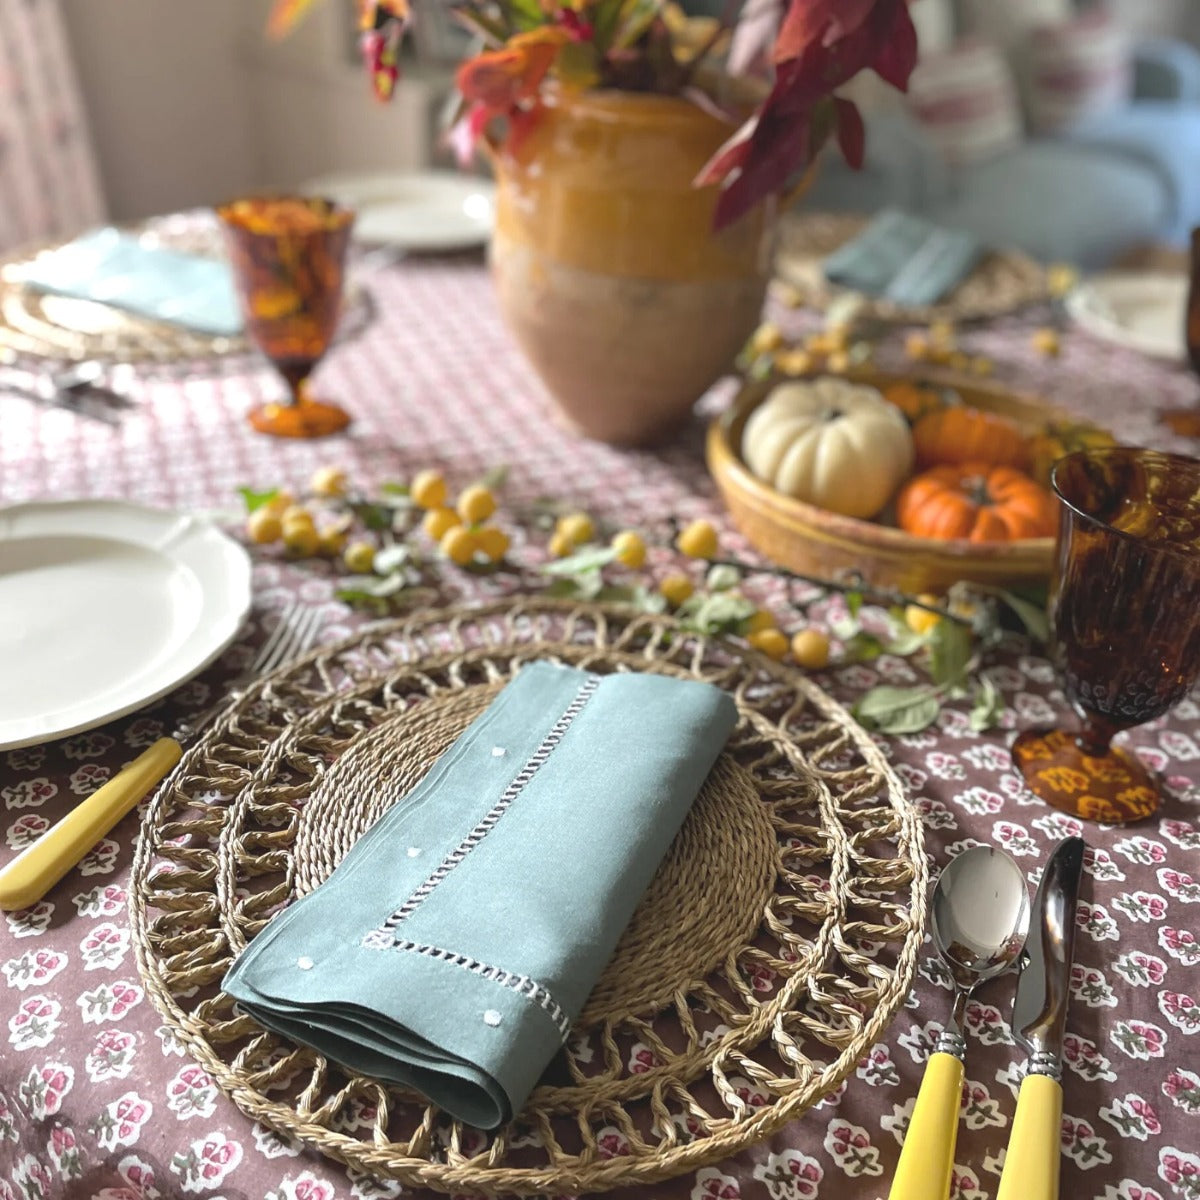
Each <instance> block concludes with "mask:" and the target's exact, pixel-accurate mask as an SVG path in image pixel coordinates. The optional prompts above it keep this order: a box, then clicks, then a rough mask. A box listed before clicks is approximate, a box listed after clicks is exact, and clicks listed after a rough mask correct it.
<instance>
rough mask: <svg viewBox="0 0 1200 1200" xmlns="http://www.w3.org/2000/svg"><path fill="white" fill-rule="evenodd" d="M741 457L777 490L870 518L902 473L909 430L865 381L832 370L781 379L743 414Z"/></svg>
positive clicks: (909, 448) (906, 467)
mask: <svg viewBox="0 0 1200 1200" xmlns="http://www.w3.org/2000/svg"><path fill="white" fill-rule="evenodd" d="M742 457H743V458H744V459H745V461H746V465H747V466H748V467H749V468H750V470H751V471H753V472H754V474H755V475H757V476H758V477H759V478H760V479H763V480H765V481H766V482H767V483H769V484H771V486H772V487H774V488H776V489H777V490H779V491H781V492H784V493H786V494H787V495H789V496H794V497H795V498H796V499H797V500H804V501H806V502H807V503H809V504H816V505H819V506H820V507H821V508H827V509H829V511H830V512H835V513H840V514H842V515H843V516H847V517H864V518H865V517H873V516H875V515H876V514H877V513H879V511H880V510H881V509H882V508H883V506H884V505H885V504H887V502H888V500H889V499H891V497H892V494H893V493H894V492H895V491H896V489H897V488H898V487H899V486H900V484H901V483H903V482H904V480H905V479H907V478H908V476H909V474H910V473H911V471H912V466H913V442H912V435H911V434H910V433H909V431H908V422H907V421H906V420H905V419H904V415H903V414H902V413H901V412H900V410H899V409H898V408H896V407H895V405H892V404H889V403H888V402H887V401H886V400H885V399H884V398H883V396H882V395H881V394H880V393H879V392H878V391H877V390H876V389H875V388H872V387H864V386H863V385H862V384H855V383H850V382H849V381H848V380H845V379H839V378H836V377H833V376H826V377H824V378H820V379H813V380H804V381H799V380H798V381H795V382H792V383H782V384H780V385H779V386H778V387H776V388H775V389H774V390H773V391H772V392H771V394H770V395H769V396H768V397H767V399H766V400H765V401H764V402H763V403H762V404H760V405H759V406H758V408H756V409H755V410H754V412H753V413H751V414H750V418H749V419H748V420H747V421H746V428H745V431H744V433H743V434H742Z"/></svg>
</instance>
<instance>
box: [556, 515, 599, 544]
mask: <svg viewBox="0 0 1200 1200" xmlns="http://www.w3.org/2000/svg"><path fill="white" fill-rule="evenodd" d="M554 531H555V533H561V534H562V535H563V537H565V538H566V539H567V541H568V542H570V543H571V545H572V546H582V545H583V543H584V542H590V541H591V540H592V538H594V537H595V536H596V526H595V525H594V524H592V518H591V517H589V516H588V515H587V513H585V512H573V513H567V514H566V516H563V517H559V518H558V523H557V524H556V525H555V526H554Z"/></svg>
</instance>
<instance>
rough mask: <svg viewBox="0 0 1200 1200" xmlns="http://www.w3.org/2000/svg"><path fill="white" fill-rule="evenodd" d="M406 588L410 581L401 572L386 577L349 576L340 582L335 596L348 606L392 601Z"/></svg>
mask: <svg viewBox="0 0 1200 1200" xmlns="http://www.w3.org/2000/svg"><path fill="white" fill-rule="evenodd" d="M406 587H408V580H407V579H406V578H405V577H404V574H403V572H401V571H397V572H395V573H394V574H391V575H384V576H379V575H348V576H347V577H346V578H345V579H343V580H342V581H341V582H340V584H339V585H338V589H337V592H336V593H335V594H336V596H337V598H338V599H339V600H344V601H345V602H346V603H347V604H360V603H362V602H363V601H378V600H391V599H393V598H395V597H396V596H398V595H400V593H401V592H402V591H404V589H405V588H406Z"/></svg>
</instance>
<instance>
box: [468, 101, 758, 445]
mask: <svg viewBox="0 0 1200 1200" xmlns="http://www.w3.org/2000/svg"><path fill="white" fill-rule="evenodd" d="M734 128H735V126H734V125H733V124H730V123H727V122H725V121H723V120H721V119H720V118H718V117H716V116H714V115H712V114H710V113H707V112H705V111H703V110H701V109H700V108H698V107H696V106H695V105H694V104H691V103H689V102H687V101H686V100H681V99H678V98H676V97H671V96H657V95H650V94H642V93H633V92H619V91H594V92H583V93H580V94H576V95H572V96H566V95H558V96H551V97H550V99H549V103H548V105H547V108H546V111H545V113H544V115H543V117H542V118H541V119H540V120H539V122H538V124H537V125H536V126H535V128H534V130H533V132H532V133H530V134H529V135H528V136H527V137H526V138H525V140H524V141H523V142H522V143H521V144H520V146H519V147H518V149H517V150H516V151H515V152H514V151H508V150H502V151H500V152H499V153H498V154H497V156H496V174H497V180H498V184H499V194H498V201H497V213H496V230H495V235H494V237H493V241H492V248H491V261H492V273H493V276H494V279H495V283H496V289H497V292H498V295H499V302H500V309H501V312H502V313H503V315H504V319H505V321H506V322H507V323H508V326H509V328H510V329H511V330H512V332H513V333H514V335H515V336H516V338H517V341H518V342H519V343H520V345H521V348H522V349H523V350H524V352H525V354H526V355H527V357H528V358H529V360H530V362H531V363H532V364H533V367H534V369H535V370H536V371H537V373H538V375H539V376H540V377H541V379H542V382H543V383H544V384H545V385H546V388H547V389H548V390H549V392H550V394H551V396H552V397H553V399H554V401H555V402H556V404H557V406H558V409H559V416H560V419H561V420H562V421H563V422H564V423H565V424H567V425H569V426H570V427H572V428H574V429H576V430H577V431H579V432H581V433H584V434H586V435H587V436H589V437H593V438H597V439H599V440H601V441H605V442H612V443H616V444H620V445H649V444H652V443H654V442H658V441H661V440H662V439H663V438H665V437H667V436H668V435H669V434H670V433H671V432H673V431H674V430H675V429H677V428H678V427H679V426H680V425H681V424H682V423H683V421H684V420H685V419H686V418H687V416H688V414H689V412H690V411H691V408H692V405H693V404H694V403H695V402H696V401H697V400H698V399H699V398H700V396H701V395H703V393H704V392H705V391H706V390H707V389H708V388H709V387H710V386H711V385H712V384H713V383H715V382H716V381H717V380H718V379H719V378H720V377H721V376H722V375H723V374H725V373H726V372H727V371H728V370H729V368H730V367H731V365H732V363H733V360H734V358H735V357H736V355H737V353H738V351H739V350H740V349H741V347H742V345H743V344H744V342H745V341H746V339H747V337H749V335H750V333H751V332H752V331H753V330H754V328H755V325H756V324H757V322H758V320H759V316H760V314H761V311H762V304H763V299H764V296H765V294H766V288H767V282H768V279H769V274H770V271H769V268H770V251H771V245H770V235H771V227H772V224H773V219H772V218H773V207H771V206H760V207H759V208H758V209H756V210H755V211H754V212H753V213H751V214H750V215H749V216H747V217H744V218H743V219H741V220H740V221H738V222H737V223H735V224H734V225H733V226H731V227H729V228H727V229H724V230H722V231H721V232H720V233H714V231H713V215H714V211H715V208H716V203H717V190H716V189H715V188H697V187H694V186H693V182H692V181H693V180H694V179H695V177H696V174H697V172H698V171H699V170H700V168H701V167H702V166H703V165H704V163H705V162H707V161H708V159H709V158H710V157H711V156H712V154H713V152H714V151H715V150H716V149H717V148H718V147H719V146H720V145H721V144H722V142H724V141H725V140H726V138H728V137H729V135H730V134H731V133H732V132H733V130H734Z"/></svg>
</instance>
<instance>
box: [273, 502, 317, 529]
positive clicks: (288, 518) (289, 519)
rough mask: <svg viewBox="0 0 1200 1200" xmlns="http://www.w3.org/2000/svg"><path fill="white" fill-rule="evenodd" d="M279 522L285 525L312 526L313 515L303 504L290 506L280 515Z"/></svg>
mask: <svg viewBox="0 0 1200 1200" xmlns="http://www.w3.org/2000/svg"><path fill="white" fill-rule="evenodd" d="M279 520H280V523H281V524H283V525H311V524H312V523H313V515H312V513H310V512H309V511H308V509H307V508H305V507H304V505H303V504H289V505H288V506H287V508H285V509H284V510H283V512H281V513H280V514H279Z"/></svg>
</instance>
